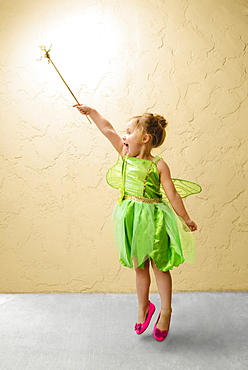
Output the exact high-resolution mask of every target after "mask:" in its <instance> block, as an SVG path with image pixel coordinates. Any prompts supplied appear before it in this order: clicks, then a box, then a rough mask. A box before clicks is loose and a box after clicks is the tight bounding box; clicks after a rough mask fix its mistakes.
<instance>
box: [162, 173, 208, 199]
mask: <svg viewBox="0 0 248 370" xmlns="http://www.w3.org/2000/svg"><path fill="white" fill-rule="evenodd" d="M172 181H173V183H174V185H175V188H176V191H177V192H178V194H179V195H180V197H181V198H186V197H188V196H189V195H193V194H198V193H200V192H201V191H202V188H201V186H200V185H198V184H196V183H195V182H192V181H188V180H182V179H174V178H173V179H172ZM160 191H161V193H162V197H163V199H166V200H167V201H168V199H167V197H166V195H165V192H164V189H163V187H162V185H161V186H160Z"/></svg>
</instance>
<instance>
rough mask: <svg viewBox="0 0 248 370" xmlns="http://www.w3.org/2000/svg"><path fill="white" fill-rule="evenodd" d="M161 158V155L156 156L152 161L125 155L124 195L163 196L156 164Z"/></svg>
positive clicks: (123, 172)
mask: <svg viewBox="0 0 248 370" xmlns="http://www.w3.org/2000/svg"><path fill="white" fill-rule="evenodd" d="M159 159H160V158H159V157H155V158H154V161H153V162H152V161H148V160H145V159H141V158H135V157H124V160H123V168H122V174H123V177H122V180H123V193H124V195H133V196H137V197H144V198H162V195H161V192H160V179H159V173H158V169H157V166H156V162H158V160H159Z"/></svg>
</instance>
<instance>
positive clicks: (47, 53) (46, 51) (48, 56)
mask: <svg viewBox="0 0 248 370" xmlns="http://www.w3.org/2000/svg"><path fill="white" fill-rule="evenodd" d="M40 48H41V50H42V51H44V53H45V55H44V58H47V59H48V63H52V65H53V66H54V68H55V69H56V71H57V72H58V74H59V76H60V78H61V79H62V81H63V82H64V84H65V86H66V87H67V89H68V90H69V91H70V93H71V95H72V96H73V98H74V99H75V100H76V102H77V104H78V105H80V103H79V101H78V100H77V98H76V97H75V95H74V94H73V92H72V91H71V89H70V88H69V86H68V85H67V83H66V82H65V80H64V78H63V77H62V75H61V74H60V72H59V70H58V69H57V67H56V66H55V64H54V63H53V61H52V59H51V57H50V54H49V51H50V50H51V46H50V48H49V49H48V50H46V47H45V46H40ZM86 118H87V120H88V121H89V123H91V121H90V119H89V117H88V116H87V115H86Z"/></svg>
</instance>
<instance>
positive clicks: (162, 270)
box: [76, 105, 197, 341]
mask: <svg viewBox="0 0 248 370" xmlns="http://www.w3.org/2000/svg"><path fill="white" fill-rule="evenodd" d="M76 107H77V109H78V110H79V112H80V113H82V114H84V115H89V116H90V118H91V119H92V120H93V121H94V123H95V124H96V126H97V127H98V129H99V130H100V131H101V132H102V133H103V135H105V136H106V137H107V138H108V139H109V140H110V142H111V144H112V145H113V146H114V148H115V149H116V150H117V152H118V153H119V154H120V156H121V158H122V160H123V161H122V194H121V199H120V202H119V204H117V205H116V207H115V211H114V217H115V236H116V242H117V245H118V248H119V254H120V262H121V263H122V264H123V265H124V266H127V267H130V268H132V267H134V268H135V271H136V287H137V295H138V319H137V323H136V325H135V331H136V333H137V334H142V333H143V332H144V331H145V330H146V329H147V327H148V325H149V323H150V321H151V318H152V315H153V313H154V311H155V306H154V305H153V304H152V303H151V302H150V301H149V288H150V281H151V280H150V272H149V267H150V265H151V266H152V268H153V271H154V274H155V278H156V282H157V286H158V291H159V294H160V297H161V310H160V313H159V316H158V319H157V321H156V324H155V325H154V329H153V336H154V338H155V339H156V340H158V341H163V340H164V339H165V338H166V336H167V334H168V332H169V326H170V318H171V312H172V309H171V298H172V281H171V275H170V271H169V270H171V269H172V268H173V267H174V266H179V265H180V264H181V263H182V262H184V260H185V258H184V254H183V251H182V248H183V247H184V245H185V246H186V247H188V248H192V247H194V238H193V236H192V233H191V232H189V231H195V230H196V229H197V226H196V224H195V222H194V221H192V220H191V218H190V217H189V215H188V213H187V211H186V209H185V207H184V204H183V202H182V199H181V197H180V195H179V194H178V192H177V191H176V189H175V186H174V183H173V181H172V179H171V176H170V170H169V167H168V166H167V164H166V163H165V162H164V161H163V160H162V159H161V158H159V157H157V156H156V157H154V156H153V155H152V154H151V150H152V148H156V147H159V146H160V145H161V144H162V143H163V141H164V139H165V135H166V133H165V128H166V126H167V121H166V120H165V118H164V117H162V116H160V115H153V114H150V113H145V114H143V115H142V116H136V117H133V118H132V119H131V120H130V121H129V122H128V124H127V126H126V133H125V135H124V136H123V138H121V137H120V136H119V135H118V134H117V132H116V131H115V129H114V128H113V126H112V125H111V124H110V122H109V121H107V120H106V119H105V118H103V117H102V116H101V115H100V114H99V113H98V112H97V111H96V110H95V109H93V108H90V107H88V106H86V105H76ZM160 183H161V184H162V187H163V189H164V191H165V193H166V196H167V198H168V200H169V202H170V204H171V206H172V208H173V210H174V211H175V212H173V210H172V209H171V208H170V207H169V205H168V203H167V202H165V201H162V194H161V192H160ZM177 215H178V216H179V217H178V216H177ZM186 225H187V226H186Z"/></svg>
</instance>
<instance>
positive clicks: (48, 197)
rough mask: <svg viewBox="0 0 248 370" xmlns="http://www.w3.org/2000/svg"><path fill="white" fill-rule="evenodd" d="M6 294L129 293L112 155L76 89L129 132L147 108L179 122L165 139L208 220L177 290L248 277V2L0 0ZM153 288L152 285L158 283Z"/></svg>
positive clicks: (0, 278)
mask: <svg viewBox="0 0 248 370" xmlns="http://www.w3.org/2000/svg"><path fill="white" fill-rule="evenodd" d="M0 7H1V9H0V10H1V11H0V29H1V32H0V45H1V58H0V66H1V79H0V96H1V100H0V114H1V132H0V135H1V136H0V140H1V153H0V154H1V157H0V158H1V159H0V160H1V181H0V184H1V204H0V209H1V249H0V292H56V291H58V292H63V291H66V292H81V291H84V292H93V291H102V292H105V291H111V292H117V291H118V292H119V291H120V292H131V291H134V289H135V285H134V272H133V271H131V270H129V269H126V268H124V267H121V266H120V264H119V262H118V259H117V256H116V251H115V247H114V244H113V240H112V235H111V212H112V208H113V206H114V204H115V201H116V199H117V197H118V192H117V191H115V190H114V189H112V188H110V187H108V185H107V184H106V182H105V173H106V171H107V169H108V168H109V167H110V166H111V165H113V164H114V162H115V160H116V153H115V152H114V150H113V149H112V147H111V146H110V144H109V143H108V142H107V140H106V139H105V138H103V137H102V136H101V134H100V133H99V132H98V131H97V129H96V128H95V126H94V125H90V124H89V123H88V121H87V120H86V119H85V118H84V117H82V116H80V115H79V114H78V112H77V111H76V110H75V109H73V108H72V105H73V104H74V100H73V98H72V97H71V95H70V94H69V92H68V91H67V89H66V88H65V86H64V85H63V83H62V81H61V80H60V79H59V77H58V75H57V74H56V72H55V70H54V69H53V67H52V65H48V64H47V61H46V60H42V61H40V62H38V61H37V59H38V58H39V57H40V56H41V55H42V53H41V51H40V49H39V48H38V46H39V45H42V44H45V45H46V46H49V45H50V43H52V44H53V47H52V51H51V57H52V59H53V60H54V62H55V64H56V65H57V67H58V68H59V69H60V71H61V73H62V74H63V75H64V77H65V79H66V80H67V82H68V84H69V85H70V87H71V88H72V90H73V91H74V93H75V94H76V96H77V97H78V98H79V100H80V101H81V102H85V103H88V104H91V105H93V106H95V107H96V108H97V109H98V110H99V111H100V112H101V113H102V114H103V115H105V116H106V117H107V118H108V119H109V120H110V121H111V122H112V123H113V124H114V126H115V127H116V129H117V130H118V131H119V132H122V131H123V130H124V127H125V123H126V122H127V120H128V119H129V117H130V116H132V115H134V114H138V113H142V112H144V111H146V110H149V111H152V112H157V113H160V114H164V115H165V116H166V117H167V118H168V120H169V122H170V126H169V129H168V136H167V140H166V143H165V144H164V145H163V147H162V148H160V149H159V150H157V152H156V154H160V155H162V156H163V158H164V159H165V160H166V161H167V162H168V164H169V165H170V167H171V172H172V175H173V176H174V177H181V178H185V179H189V180H192V181H196V182H198V183H200V184H201V185H202V187H203V192H202V193H201V194H200V195H198V196H193V197H191V198H189V199H187V200H186V206H187V208H188V210H189V212H190V214H191V217H192V218H193V219H195V220H196V221H197V223H198V224H199V231H198V232H197V233H196V239H197V244H198V251H197V259H196V262H195V264H193V265H187V264H184V265H182V266H181V267H179V268H176V269H175V270H174V271H173V280H174V290H175V291H180V290H186V291H190V290H241V289H247V277H248V276H247V216H248V206H247V177H246V176H247V153H248V148H247V116H248V98H247V95H248V88H247V65H248V56H247V52H248V3H247V1H246V0H219V1H216V0H190V1H187V0H177V1H171V0H156V1H144V0H132V1H131V0H125V1H122V0H107V1H105V0H102V1H93V0H92V1H90V0H49V1H41V0H36V1H34V0H18V1H17V0H15V1H14V0H1V2H0ZM153 289H155V286H154V285H153Z"/></svg>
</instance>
